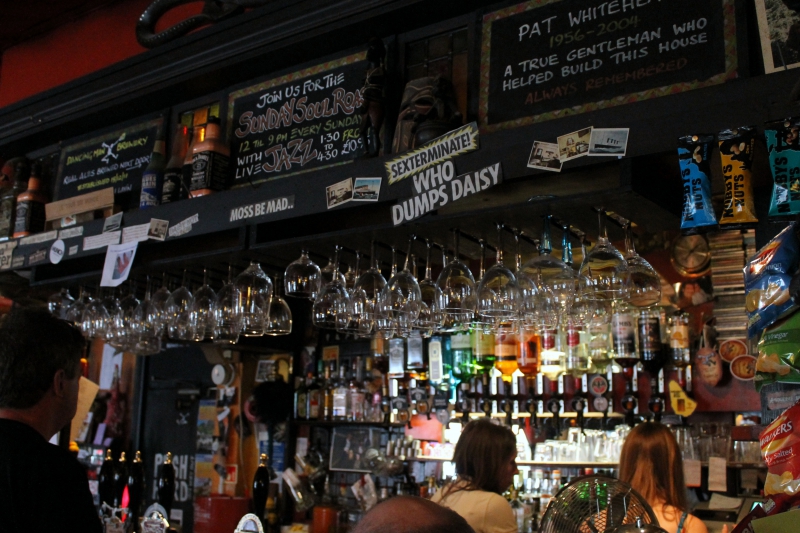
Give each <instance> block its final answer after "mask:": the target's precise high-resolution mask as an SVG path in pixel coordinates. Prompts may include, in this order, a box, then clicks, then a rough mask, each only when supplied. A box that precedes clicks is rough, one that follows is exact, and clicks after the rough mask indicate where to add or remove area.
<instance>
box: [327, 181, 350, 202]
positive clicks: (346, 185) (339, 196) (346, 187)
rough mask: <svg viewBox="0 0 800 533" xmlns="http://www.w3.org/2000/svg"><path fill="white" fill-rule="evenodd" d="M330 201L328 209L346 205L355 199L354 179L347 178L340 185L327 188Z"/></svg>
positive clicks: (335, 184) (336, 184)
mask: <svg viewBox="0 0 800 533" xmlns="http://www.w3.org/2000/svg"><path fill="white" fill-rule="evenodd" d="M325 193H326V195H327V199H328V209H330V208H331V207H336V206H337V205H341V204H345V203H347V202H349V201H350V200H352V199H353V178H347V179H346V180H342V181H340V182H339V183H334V184H333V185H328V186H327V187H325Z"/></svg>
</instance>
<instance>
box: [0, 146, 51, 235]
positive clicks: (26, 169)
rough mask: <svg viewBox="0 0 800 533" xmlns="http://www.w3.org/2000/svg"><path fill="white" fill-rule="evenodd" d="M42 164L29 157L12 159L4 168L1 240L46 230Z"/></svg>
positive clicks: (0, 178)
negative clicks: (32, 160) (31, 160)
mask: <svg viewBox="0 0 800 533" xmlns="http://www.w3.org/2000/svg"><path fill="white" fill-rule="evenodd" d="M43 185H44V184H43V176H42V166H41V164H39V163H38V162H33V163H31V162H30V161H29V160H28V159H27V158H25V157H15V158H13V159H9V160H8V161H7V162H6V163H5V164H4V165H3V166H2V170H0V241H5V240H8V239H11V238H17V237H26V236H28V235H31V234H33V233H39V232H41V231H44V229H45V222H46V217H45V208H44V206H45V204H47V195H46V194H45V193H44V186H43Z"/></svg>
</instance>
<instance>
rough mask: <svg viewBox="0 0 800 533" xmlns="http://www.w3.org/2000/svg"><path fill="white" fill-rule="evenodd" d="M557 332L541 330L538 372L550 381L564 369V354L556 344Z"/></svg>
mask: <svg viewBox="0 0 800 533" xmlns="http://www.w3.org/2000/svg"><path fill="white" fill-rule="evenodd" d="M556 337H558V334H557V333H556V331H555V330H553V329H546V330H543V331H542V336H541V339H542V352H541V356H540V361H539V362H540V365H539V372H540V373H541V374H542V375H543V376H544V377H546V378H547V379H549V380H550V381H551V382H553V381H555V380H557V379H558V376H560V375H561V374H563V373H564V371H565V361H564V359H565V357H566V354H565V353H564V352H563V351H562V350H560V349H559V348H560V346H556Z"/></svg>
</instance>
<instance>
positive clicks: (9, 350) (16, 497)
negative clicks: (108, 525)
mask: <svg viewBox="0 0 800 533" xmlns="http://www.w3.org/2000/svg"><path fill="white" fill-rule="evenodd" d="M84 348H85V341H84V339H83V337H82V336H81V333H80V331H79V330H78V329H77V328H75V327H74V326H72V325H71V324H69V323H68V322H65V321H63V320H61V319H58V318H55V317H53V316H52V315H51V314H50V313H48V312H47V311H44V310H32V309H20V308H15V309H12V311H11V312H10V313H9V314H8V315H6V316H5V317H3V319H2V321H0V533H21V532H23V531H25V532H27V531H69V532H72V531H74V532H76V533H78V532H80V533H100V532H102V530H103V528H102V525H101V523H100V519H99V518H98V516H97V512H96V510H95V508H94V503H93V502H92V495H91V493H90V492H89V483H88V481H87V478H86V471H85V470H84V468H83V467H82V466H81V465H80V463H78V461H77V460H76V459H75V458H74V457H73V456H72V455H71V454H70V453H69V452H68V451H67V450H65V449H63V448H60V447H58V446H54V445H53V444H50V443H49V442H48V441H49V440H50V439H51V438H52V437H53V435H55V434H56V433H58V432H59V431H60V430H61V429H62V428H64V427H65V426H66V425H67V424H69V423H70V422H71V421H72V418H73V417H74V416H75V411H76V409H77V406H78V389H79V381H80V377H81V372H80V360H81V356H82V354H83V350H84Z"/></svg>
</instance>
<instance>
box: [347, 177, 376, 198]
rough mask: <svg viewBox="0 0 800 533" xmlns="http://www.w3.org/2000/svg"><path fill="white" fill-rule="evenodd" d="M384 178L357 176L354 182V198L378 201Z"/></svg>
mask: <svg viewBox="0 0 800 533" xmlns="http://www.w3.org/2000/svg"><path fill="white" fill-rule="evenodd" d="M381 180H382V178H356V181H355V183H354V184H353V200H356V201H362V202H377V201H378V197H379V196H380V194H381Z"/></svg>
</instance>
